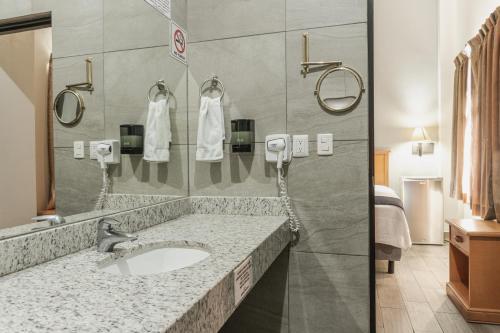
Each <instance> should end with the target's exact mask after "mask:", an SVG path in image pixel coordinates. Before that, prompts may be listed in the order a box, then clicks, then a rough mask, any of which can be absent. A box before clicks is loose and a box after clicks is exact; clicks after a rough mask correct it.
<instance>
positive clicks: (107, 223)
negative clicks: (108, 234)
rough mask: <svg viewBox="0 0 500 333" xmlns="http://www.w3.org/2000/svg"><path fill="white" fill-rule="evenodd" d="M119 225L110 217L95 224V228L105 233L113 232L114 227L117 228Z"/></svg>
mask: <svg viewBox="0 0 500 333" xmlns="http://www.w3.org/2000/svg"><path fill="white" fill-rule="evenodd" d="M119 223H120V222H118V220H115V219H113V218H111V217H103V218H101V219H99V221H98V222H97V228H98V229H102V230H106V231H112V230H115V229H116V227H118V225H119Z"/></svg>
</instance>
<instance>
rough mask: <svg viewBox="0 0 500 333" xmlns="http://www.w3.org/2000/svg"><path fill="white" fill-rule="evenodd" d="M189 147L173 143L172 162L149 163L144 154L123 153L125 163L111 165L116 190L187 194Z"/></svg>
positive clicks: (113, 187) (115, 191)
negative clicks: (144, 158)
mask: <svg viewBox="0 0 500 333" xmlns="http://www.w3.org/2000/svg"><path fill="white" fill-rule="evenodd" d="M187 148H188V146H187V145H172V146H171V147H170V162H168V163H149V162H146V161H144V160H143V159H142V155H122V159H121V163H120V164H119V165H115V166H112V167H111V168H110V172H111V177H112V179H113V184H112V192H113V193H129V194H131V193H132V194H165V195H181V196H184V195H187V194H188V175H187V173H188V155H187Z"/></svg>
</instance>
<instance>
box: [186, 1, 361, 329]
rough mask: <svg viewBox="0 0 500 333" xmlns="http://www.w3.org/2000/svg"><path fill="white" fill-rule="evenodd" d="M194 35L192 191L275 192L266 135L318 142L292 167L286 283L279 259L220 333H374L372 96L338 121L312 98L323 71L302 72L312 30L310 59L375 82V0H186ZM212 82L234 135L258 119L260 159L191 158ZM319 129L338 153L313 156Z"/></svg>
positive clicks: (340, 86)
mask: <svg viewBox="0 0 500 333" xmlns="http://www.w3.org/2000/svg"><path fill="white" fill-rule="evenodd" d="M242 8H243V9H242ZM188 30H189V34H190V39H189V40H190V45H189V47H190V49H189V74H188V100H189V103H188V104H189V114H188V118H189V133H190V135H189V137H190V144H191V145H190V148H191V150H190V161H189V166H190V174H189V178H190V192H191V194H192V195H254V196H261V195H276V193H277V189H276V171H275V168H274V167H270V165H269V164H268V163H266V162H265V158H264V156H263V154H264V145H263V144H262V142H264V138H265V136H266V135H267V134H272V133H282V132H286V133H289V134H292V135H293V134H309V140H310V141H311V142H310V152H311V155H310V156H309V157H307V158H302V159H299V158H296V159H294V160H293V162H292V164H291V165H290V167H289V170H288V181H289V192H290V195H291V197H292V199H293V203H294V205H295V207H296V211H297V213H298V215H299V217H300V218H301V220H302V222H303V228H302V231H301V238H300V241H299V242H298V244H297V245H296V246H294V247H292V248H291V249H290V255H289V260H288V258H287V261H286V265H287V266H288V274H287V275H288V278H286V275H283V273H282V270H283V260H281V261H279V260H278V261H277V262H276V263H275V264H274V266H273V267H272V268H271V271H270V272H271V273H269V274H268V275H269V277H268V278H267V279H264V280H263V282H262V283H259V285H257V286H256V288H255V289H254V290H253V292H252V293H251V294H250V295H249V296H248V299H247V300H246V301H245V302H244V303H243V304H242V305H241V307H240V309H239V310H238V311H237V312H236V313H235V314H234V315H233V317H232V318H231V320H230V321H229V322H228V323H227V325H226V326H225V327H224V329H223V331H222V332H224V333H229V332H245V333H248V332H251V333H253V332H273V333H278V332H279V333H281V332H293V333H295V332H297V333H323V332H324V333H327V332H328V333H330V332H346V333H351V332H354V333H357V332H368V331H369V257H368V244H369V240H368V223H369V222H368V92H367V93H366V94H365V96H364V97H363V100H362V102H361V103H360V105H359V106H358V107H357V108H356V109H355V110H353V111H352V112H349V113H347V114H342V115H333V114H329V113H326V112H324V111H322V110H321V109H320V108H319V106H318V104H317V101H316V98H315V96H314V95H313V90H314V88H315V84H316V81H317V79H318V77H319V75H320V74H321V73H315V74H311V75H310V76H308V77H307V78H306V79H304V78H302V76H301V75H300V62H301V61H302V44H301V42H302V39H301V35H302V33H303V32H309V34H310V47H311V48H310V55H311V60H314V61H320V60H342V61H343V62H344V64H345V65H346V66H350V67H353V68H355V69H356V70H357V71H358V72H359V73H360V74H361V76H362V77H363V80H364V82H365V85H367V84H368V51H367V45H368V42H367V4H366V0H311V1H300V0H275V1H268V0H253V1H246V0H231V1H229V0H228V1H220V0H189V1H188ZM212 74H217V75H218V76H219V78H220V79H221V80H222V81H223V83H224V84H225V87H226V95H225V97H224V112H225V121H226V136H227V139H228V140H229V139H230V133H229V130H230V120H231V119H236V118H252V119H255V122H256V139H255V141H256V144H255V153H254V154H241V155H235V154H230V153H228V149H229V148H230V147H229V145H226V147H225V149H226V154H225V156H224V161H223V162H222V163H221V164H208V165H207V164H204V163H199V162H196V161H195V156H194V151H195V149H196V147H195V144H196V129H197V114H198V98H199V93H198V89H199V85H200V84H201V83H202V82H203V81H204V80H205V79H207V78H208V77H209V76H210V75H212ZM327 84H328V87H329V88H330V89H332V90H333V91H335V92H336V93H344V92H347V93H351V92H352V90H353V87H352V84H350V83H348V81H347V80H346V78H345V77H342V76H340V77H338V78H336V79H334V80H329V81H328V82H327ZM318 133H333V136H334V154H333V156H327V157H322V156H317V155H316V135H317V134H318ZM285 255H286V256H287V257H288V254H285ZM280 269H281V270H280ZM285 271H286V269H285ZM272 272H274V273H272ZM276 277H278V278H276ZM284 280H286V282H285V287H284V288H285V290H286V292H283V288H282V287H283V285H282V283H283V282H284ZM273 287H274V288H273ZM257 318H258V319H257ZM264 318H265V324H266V325H264V326H263V325H262V324H263V323H264Z"/></svg>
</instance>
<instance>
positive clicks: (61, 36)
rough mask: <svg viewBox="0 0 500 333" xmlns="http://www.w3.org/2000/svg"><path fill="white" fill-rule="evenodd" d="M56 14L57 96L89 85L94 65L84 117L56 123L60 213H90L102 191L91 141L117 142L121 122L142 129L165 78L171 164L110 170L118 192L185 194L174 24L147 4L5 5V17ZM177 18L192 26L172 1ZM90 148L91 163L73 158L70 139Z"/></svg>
mask: <svg viewBox="0 0 500 333" xmlns="http://www.w3.org/2000/svg"><path fill="white" fill-rule="evenodd" d="M42 12H51V13H52V28H53V29H52V42H53V57H54V63H53V69H54V70H53V88H54V96H55V95H56V94H57V93H58V92H59V91H61V90H62V89H64V88H65V86H66V85H67V84H69V83H76V82H83V81H85V63H84V60H85V59H86V58H87V57H92V59H93V65H94V70H93V78H94V88H95V90H94V91H93V92H92V93H90V92H81V94H82V95H83V97H84V102H85V107H86V108H85V111H84V115H83V118H82V120H81V121H80V123H79V124H78V125H77V126H73V127H64V126H62V125H60V124H59V123H58V122H57V121H54V147H55V159H56V175H55V176H56V193H57V210H58V213H61V214H64V215H72V214H77V213H81V212H84V211H88V210H92V209H93V206H94V204H95V200H96V199H97V194H98V193H99V190H100V186H101V172H100V170H99V168H98V167H97V162H96V161H94V160H90V159H89V156H88V142H89V141H91V140H100V139H105V138H106V139H119V126H120V125H121V124H128V123H135V124H144V123H145V121H146V117H147V92H148V89H149V87H150V86H151V85H153V84H154V83H155V82H156V81H157V80H159V79H164V80H165V81H166V82H167V85H168V87H169V88H170V89H171V91H172V95H171V103H170V113H171V120H172V136H173V138H172V144H173V146H172V149H171V157H172V158H171V162H170V163H162V164H149V163H144V162H142V161H141V159H140V158H138V157H136V156H127V155H124V156H123V160H122V164H121V165H120V166H113V167H111V175H112V178H113V181H114V185H113V188H112V190H113V192H116V193H133V194H171V195H187V194H188V190H189V189H188V179H189V177H188V127H187V126H188V121H187V120H188V118H187V68H186V66H185V65H184V64H182V63H180V62H178V61H176V60H174V59H173V58H171V57H170V55H169V52H170V51H169V47H168V43H169V37H170V20H168V19H167V18H165V17H164V16H163V15H161V14H160V13H159V12H158V11H156V10H155V9H154V8H153V7H151V6H150V5H148V4H147V3H146V2H145V1H143V0H134V1H119V0H65V1H59V0H22V1H3V0H1V1H0V19H4V18H10V17H15V16H21V15H29V14H33V13H42ZM172 17H173V19H174V20H175V21H176V22H177V23H178V24H180V25H182V26H184V27H185V26H186V25H187V0H173V11H172ZM77 140H83V141H85V142H86V157H85V159H83V160H75V159H73V156H72V147H73V141H77Z"/></svg>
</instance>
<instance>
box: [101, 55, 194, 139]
mask: <svg viewBox="0 0 500 333" xmlns="http://www.w3.org/2000/svg"><path fill="white" fill-rule="evenodd" d="M169 52H170V50H169V48H168V47H167V46H162V47H153V48H145V49H137V50H128V51H119V52H110V53H105V54H104V77H105V87H104V93H105V96H106V101H105V106H106V111H105V114H106V138H113V139H119V138H120V125H122V124H145V123H146V119H147V113H148V112H147V111H148V90H149V88H150V87H151V86H152V85H153V84H155V83H156V81H158V80H160V79H164V80H165V82H166V84H167V86H168V87H169V89H170V90H171V92H172V93H171V95H170V121H171V130H172V143H173V144H187V101H186V99H187V92H186V89H187V83H186V66H185V65H184V64H182V63H180V62H178V61H177V60H175V59H173V58H172V57H171V56H170V54H169ZM157 91H158V90H157V89H156V88H154V92H157ZM154 92H153V93H152V95H154V94H155V93H154ZM158 97H159V98H163V95H158Z"/></svg>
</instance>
